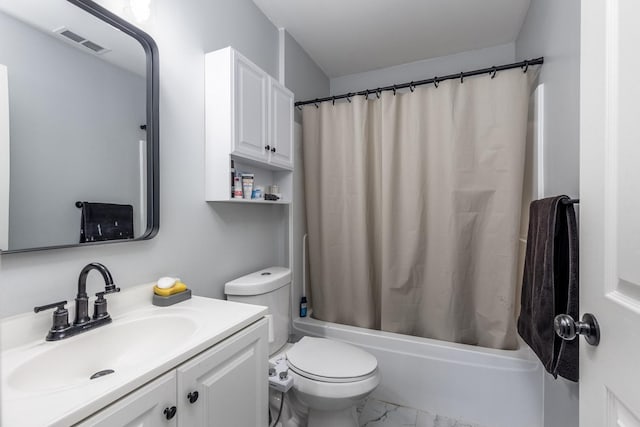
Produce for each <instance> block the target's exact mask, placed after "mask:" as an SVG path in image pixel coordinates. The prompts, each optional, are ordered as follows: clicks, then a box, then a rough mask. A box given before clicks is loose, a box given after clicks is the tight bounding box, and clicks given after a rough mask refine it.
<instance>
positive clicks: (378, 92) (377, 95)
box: [376, 88, 381, 99]
mask: <svg viewBox="0 0 640 427" xmlns="http://www.w3.org/2000/svg"><path fill="white" fill-rule="evenodd" d="M380 93H381V91H380V88H378V89H376V98H378V99H380Z"/></svg>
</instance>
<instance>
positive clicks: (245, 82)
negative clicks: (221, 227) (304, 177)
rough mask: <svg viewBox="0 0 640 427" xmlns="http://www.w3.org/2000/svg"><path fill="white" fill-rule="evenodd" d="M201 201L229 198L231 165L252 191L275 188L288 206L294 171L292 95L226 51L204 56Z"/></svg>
mask: <svg viewBox="0 0 640 427" xmlns="http://www.w3.org/2000/svg"><path fill="white" fill-rule="evenodd" d="M205 116H206V120H205V126H206V129H205V133H206V144H205V159H206V160H205V191H206V194H205V198H206V200H207V201H233V202H242V203H246V202H250V203H255V202H265V201H264V200H245V199H233V198H232V188H231V187H232V184H231V160H234V163H235V167H236V170H239V171H241V172H245V173H254V175H255V185H260V186H263V187H265V189H266V188H267V187H268V186H269V185H274V184H275V185H278V186H279V187H280V192H281V194H282V200H280V201H279V203H289V202H290V201H291V193H292V170H293V93H292V92H291V91H289V90H288V89H287V88H286V87H284V86H283V85H281V84H280V83H279V82H278V81H277V80H275V79H273V78H272V77H270V76H269V75H268V74H267V73H266V72H264V71H263V70H261V69H260V68H259V67H258V66H257V65H255V64H254V63H252V62H251V61H250V60H248V59H247V58H245V57H244V56H242V55H241V54H240V53H238V52H237V51H235V50H234V49H233V48H231V47H227V48H224V49H220V50H217V51H215V52H210V53H207V54H206V55H205Z"/></svg>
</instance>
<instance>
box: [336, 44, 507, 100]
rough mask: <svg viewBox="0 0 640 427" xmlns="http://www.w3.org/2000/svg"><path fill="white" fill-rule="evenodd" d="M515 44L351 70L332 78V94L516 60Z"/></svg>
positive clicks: (422, 78)
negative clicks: (368, 69) (367, 69)
mask: <svg viewBox="0 0 640 427" xmlns="http://www.w3.org/2000/svg"><path fill="white" fill-rule="evenodd" d="M514 58H515V45H514V44H513V43H508V44H504V45H500V46H495V47H489V48H485V49H477V50H471V51H468V52H462V53H458V54H455V55H448V56H441V57H438V58H431V59H425V60H423V61H416V62H410V63H407V64H401V65H396V66H393V67H387V68H381V69H378V70H373V71H368V72H366V73H357V74H349V75H346V76H341V77H336V78H333V79H331V94H332V95H340V94H343V93H348V92H357V91H360V90H365V89H375V88H377V87H382V86H391V85H393V84H394V83H405V82H410V81H415V80H424V79H429V78H432V77H435V76H442V75H446V74H453V73H459V72H461V71H470V70H474V69H478V68H485V67H491V66H492V65H500V64H506V63H510V62H513V61H514Z"/></svg>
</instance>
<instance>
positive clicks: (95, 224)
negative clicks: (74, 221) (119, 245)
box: [76, 202, 133, 243]
mask: <svg viewBox="0 0 640 427" xmlns="http://www.w3.org/2000/svg"><path fill="white" fill-rule="evenodd" d="M76 206H78V207H81V208H82V215H81V220H80V243H87V242H101V241H105V240H123V239H133V206H131V205H117V204H113V203H89V202H78V203H76Z"/></svg>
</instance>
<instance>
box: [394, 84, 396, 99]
mask: <svg viewBox="0 0 640 427" xmlns="http://www.w3.org/2000/svg"><path fill="white" fill-rule="evenodd" d="M393 96H396V85H393Z"/></svg>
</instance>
